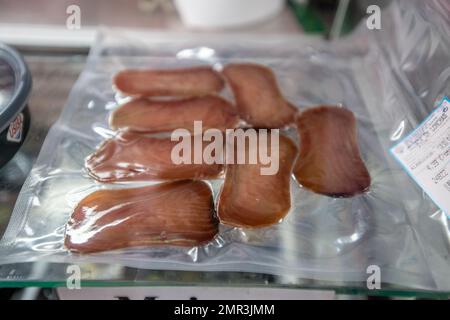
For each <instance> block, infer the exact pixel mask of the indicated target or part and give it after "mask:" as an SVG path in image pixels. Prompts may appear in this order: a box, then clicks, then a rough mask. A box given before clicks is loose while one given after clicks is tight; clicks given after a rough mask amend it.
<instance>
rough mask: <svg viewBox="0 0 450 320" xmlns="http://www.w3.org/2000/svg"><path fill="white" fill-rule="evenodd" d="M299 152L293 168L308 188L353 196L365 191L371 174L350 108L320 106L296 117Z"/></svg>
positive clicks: (329, 193) (298, 179) (325, 193)
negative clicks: (360, 150)
mask: <svg viewBox="0 0 450 320" xmlns="http://www.w3.org/2000/svg"><path fill="white" fill-rule="evenodd" d="M297 128H298V132H299V135H300V155H299V158H298V160H297V163H296V165H295V168H294V174H295V177H296V179H297V181H298V182H299V183H300V184H301V185H302V186H304V187H305V188H308V189H311V190H312V191H314V192H316V193H320V194H324V195H327V196H333V197H350V196H353V195H355V194H358V193H362V192H365V191H367V190H368V189H369V186H370V175H369V172H368V171H367V168H366V166H365V164H364V162H363V161H362V159H361V156H360V152H359V147H358V141H357V129H356V119H355V116H354V115H353V113H352V112H351V111H349V110H347V109H344V108H339V107H334V106H321V107H316V108H312V109H309V110H306V111H304V112H302V113H301V114H300V116H299V117H298V118H297Z"/></svg>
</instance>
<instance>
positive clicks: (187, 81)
mask: <svg viewBox="0 0 450 320" xmlns="http://www.w3.org/2000/svg"><path fill="white" fill-rule="evenodd" d="M113 83H114V86H115V87H116V88H117V89H118V90H119V91H121V92H123V93H125V94H127V95H131V96H147V97H156V96H173V97H193V96H203V95H206V94H210V93H218V92H220V91H221V90H222V89H223V87H224V81H223V79H222V78H221V76H220V74H219V73H217V72H216V71H214V70H213V69H212V68H210V67H193V68H185V69H173V70H172V69H167V70H145V69H127V70H123V71H120V72H119V73H117V74H116V75H115V76H114V79H113Z"/></svg>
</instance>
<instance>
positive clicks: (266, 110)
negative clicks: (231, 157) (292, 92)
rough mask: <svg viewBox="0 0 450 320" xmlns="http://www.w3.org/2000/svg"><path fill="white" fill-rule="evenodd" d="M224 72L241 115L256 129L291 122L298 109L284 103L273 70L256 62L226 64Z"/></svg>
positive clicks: (281, 125) (274, 126)
mask: <svg viewBox="0 0 450 320" xmlns="http://www.w3.org/2000/svg"><path fill="white" fill-rule="evenodd" d="M223 74H224V76H225V78H226V80H227V81H228V83H229V84H230V86H231V88H232V90H233V92H234V96H235V99H236V108H237V110H238V112H239V115H240V116H241V118H243V119H244V120H245V121H247V122H248V123H249V124H251V125H252V126H253V127H256V128H281V127H284V126H286V125H287V124H289V123H291V122H293V121H294V117H295V113H296V111H297V109H296V108H295V107H293V106H292V105H291V104H290V103H289V102H287V101H286V100H285V99H284V97H283V95H282V94H281V91H280V89H279V87H278V84H277V80H276V78H275V75H274V74H273V72H272V70H270V69H269V68H267V67H265V66H262V65H257V64H229V65H227V66H225V68H224V70H223Z"/></svg>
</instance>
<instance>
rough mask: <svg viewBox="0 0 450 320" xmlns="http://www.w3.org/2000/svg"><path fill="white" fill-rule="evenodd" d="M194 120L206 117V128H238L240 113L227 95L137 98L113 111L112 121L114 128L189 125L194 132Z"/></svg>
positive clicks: (156, 128) (161, 128) (153, 129)
mask: <svg viewBox="0 0 450 320" xmlns="http://www.w3.org/2000/svg"><path fill="white" fill-rule="evenodd" d="M194 121H202V128H203V130H207V129H210V128H215V129H219V130H221V131H225V129H234V128H235V127H236V126H237V124H238V122H239V117H238V116H237V115H236V113H235V111H234V107H233V106H232V105H231V104H230V103H229V102H228V101H226V100H225V99H223V98H221V97H218V96H214V95H207V96H203V97H195V98H188V99H182V100H150V99H147V98H137V99H134V100H131V101H130V102H128V103H125V104H124V105H122V106H120V107H119V108H117V109H116V110H114V111H113V112H112V113H111V116H110V119H109V124H110V127H111V128H112V129H114V130H117V129H127V130H130V131H134V132H146V133H153V132H166V131H172V130H175V129H179V128H182V129H187V130H189V131H190V132H194Z"/></svg>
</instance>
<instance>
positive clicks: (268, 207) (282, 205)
mask: <svg viewBox="0 0 450 320" xmlns="http://www.w3.org/2000/svg"><path fill="white" fill-rule="evenodd" d="M259 139H260V137H258V140H259ZM268 140H269V141H270V139H268ZM259 148H260V146H258V147H256V148H255V146H250V145H249V144H246V147H245V152H246V156H247V155H249V154H251V153H252V152H259V150H258V149H259ZM267 149H268V150H269V151H270V152H269V154H271V155H272V154H274V153H273V151H274V150H276V149H275V146H274V145H273V144H272V145H270V144H269V142H268V144H267ZM278 150H279V158H278V159H279V167H278V171H277V172H276V174H273V175H262V174H261V170H260V169H261V167H263V165H262V163H261V161H260V159H259V158H258V162H257V163H256V164H251V163H249V162H248V159H246V160H247V161H246V164H238V163H237V162H236V161H235V162H234V164H228V163H227V167H226V175H225V182H224V185H223V186H222V190H221V192H220V196H219V203H218V216H219V220H220V221H221V222H222V223H223V224H225V225H231V226H235V227H244V228H257V227H266V226H270V225H273V224H276V223H278V222H279V221H280V220H281V219H283V218H284V217H285V216H286V214H287V213H288V211H289V209H290V208H291V195H290V177H291V173H292V168H293V166H294V162H295V159H296V156H297V151H298V150H297V147H296V146H295V144H294V142H293V141H292V140H291V139H290V138H288V137H286V136H284V135H280V136H279V149H278ZM237 152H239V151H238V150H236V151H235V154H236V153H237ZM264 166H265V165H264Z"/></svg>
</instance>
